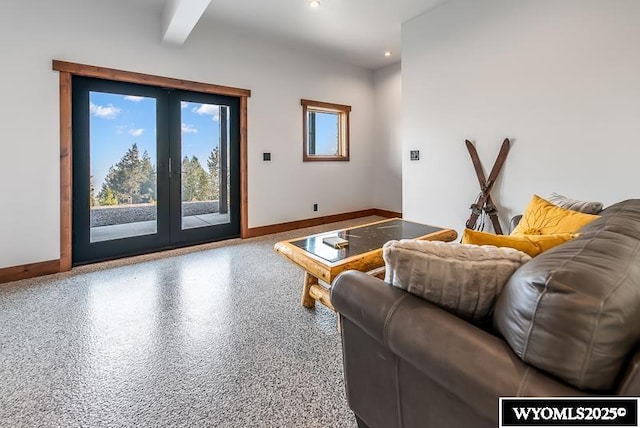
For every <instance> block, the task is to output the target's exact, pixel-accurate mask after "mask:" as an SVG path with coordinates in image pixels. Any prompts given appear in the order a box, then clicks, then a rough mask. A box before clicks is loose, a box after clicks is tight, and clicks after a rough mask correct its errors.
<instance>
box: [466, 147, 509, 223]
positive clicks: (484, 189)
mask: <svg viewBox="0 0 640 428" xmlns="http://www.w3.org/2000/svg"><path fill="white" fill-rule="evenodd" d="M465 144H466V145H467V150H469V155H470V156H471V161H472V162H473V168H474V169H475V170H476V176H477V177H478V183H480V193H479V194H478V197H477V199H476V200H475V201H474V203H473V204H471V215H470V216H469V220H467V224H466V226H467V228H468V229H474V230H482V229H484V215H488V216H489V218H490V219H491V223H492V224H493V230H494V231H495V233H496V234H498V235H502V227H500V220H499V219H498V210H497V209H496V206H495V204H494V203H493V200H492V199H491V188H492V187H493V185H494V184H495V182H496V179H497V178H498V175H499V174H500V170H501V169H502V166H503V165H504V161H505V160H506V159H507V154H509V148H510V147H511V143H510V142H509V139H508V138H505V140H504V141H503V142H502V147H500V152H499V153H498V157H497V158H496V161H495V163H494V164H493V168H492V169H491V173H490V174H489V179H486V178H485V175H484V170H483V169H482V163H481V162H480V157H479V156H478V152H477V151H476V147H475V146H474V145H473V143H472V142H471V141H469V140H465ZM483 212H484V214H483ZM478 218H480V219H481V220H480V223H478Z"/></svg>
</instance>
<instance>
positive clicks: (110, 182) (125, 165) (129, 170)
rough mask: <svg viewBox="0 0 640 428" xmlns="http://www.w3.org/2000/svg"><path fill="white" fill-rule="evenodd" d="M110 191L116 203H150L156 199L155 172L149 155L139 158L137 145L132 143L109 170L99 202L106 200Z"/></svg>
mask: <svg viewBox="0 0 640 428" xmlns="http://www.w3.org/2000/svg"><path fill="white" fill-rule="evenodd" d="M107 189H110V190H111V192H112V193H113V194H114V196H115V198H116V200H117V201H118V203H124V204H138V203H142V202H152V201H154V200H155V198H156V171H155V168H154V167H153V164H152V163H151V158H150V157H149V154H148V153H147V152H146V151H145V152H144V153H143V154H142V158H140V154H139V151H138V145H137V144H136V143H134V144H133V145H132V146H131V148H130V149H129V150H127V152H126V153H125V154H124V156H123V157H122V159H120V161H119V162H118V163H116V164H115V165H112V166H111V167H110V168H109V172H108V173H107V176H106V177H105V180H104V183H103V184H102V190H101V191H100V194H99V198H100V200H107V199H108V198H107V195H106V191H107Z"/></svg>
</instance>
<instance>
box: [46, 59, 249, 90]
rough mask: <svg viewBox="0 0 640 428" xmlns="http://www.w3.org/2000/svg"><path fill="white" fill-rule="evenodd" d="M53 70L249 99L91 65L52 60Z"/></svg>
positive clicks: (197, 84)
mask: <svg viewBox="0 0 640 428" xmlns="http://www.w3.org/2000/svg"><path fill="white" fill-rule="evenodd" d="M53 69H54V70H56V71H60V72H65V73H70V74H72V75H74V76H86V77H96V78H98V79H108V80H117V81H120V82H129V83H139V84H142V85H151V86H161V87H163V88H170V89H183V90H185V91H194V92H204V93H209V94H218V95H228V96H231V97H250V96H251V91H250V90H249V89H241V88H234V87H231V86H221V85H212V84H210V83H200V82H192V81H190V80H181V79H173V78H171V77H161V76H153V75H150V74H144V73H135V72H132V71H123V70H116V69H113V68H106V67H96V66H93V65H84V64H76V63H73V62H66V61H59V60H57V59H54V60H53Z"/></svg>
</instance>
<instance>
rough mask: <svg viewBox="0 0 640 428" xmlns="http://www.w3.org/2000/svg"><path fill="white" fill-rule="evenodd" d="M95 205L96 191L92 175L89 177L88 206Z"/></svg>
mask: <svg viewBox="0 0 640 428" xmlns="http://www.w3.org/2000/svg"><path fill="white" fill-rule="evenodd" d="M95 205H96V189H95V186H94V185H93V175H92V176H90V177H89V206H90V207H93V206H95Z"/></svg>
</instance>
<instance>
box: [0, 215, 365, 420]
mask: <svg viewBox="0 0 640 428" xmlns="http://www.w3.org/2000/svg"><path fill="white" fill-rule="evenodd" d="M376 219H377V218H363V219H358V220H352V221H348V222H341V223H334V224H331V225H327V226H321V227H316V228H311V229H304V230H301V231H294V232H288V233H285V234H279V235H270V236H266V237H262V238H256V239H251V240H245V241H240V240H234V241H228V242H226V243H215V244H208V245H205V246H199V247H192V248H190V249H182V250H175V251H171V252H165V253H162V254H154V255H148V256H142V257H136V258H131V259H127V260H120V261H115V262H106V263H101V264H97V265H93V266H84V267H81V268H77V269H74V270H73V271H72V272H71V273H66V274H57V275H52V276H49V277H46V278H39V279H32V280H25V281H19V282H14V283H10V284H5V285H0V425H1V426H10V427H20V426H39V427H49V426H64V427H73V426H83V427H103V426H105V427H106V426H108V427H112V426H114V427H115V426H118V427H119V426H163V427H174V426H189V427H193V426H215V427H354V426H355V420H354V418H353V415H352V413H351V412H350V410H349V408H348V405H347V402H346V399H345V392H344V383H343V373H342V356H341V347H340V337H339V335H338V333H337V331H336V317H335V315H334V314H333V313H332V312H330V311H329V310H327V309H325V308H324V307H318V308H316V309H315V310H307V309H304V308H302V307H301V306H300V303H299V300H300V290H301V286H302V271H301V270H300V268H298V267H297V266H295V265H293V264H291V263H289V262H287V261H285V260H284V259H282V258H281V257H279V256H278V255H277V254H275V253H274V252H273V250H272V248H273V244H274V243H275V242H277V241H279V240H282V239H288V238H293V237H296V236H301V235H303V234H309V233H316V232H320V231H325V230H330V229H335V228H339V227H345V226H348V225H354V224H359V223H364V222H368V221H373V220H376Z"/></svg>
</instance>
